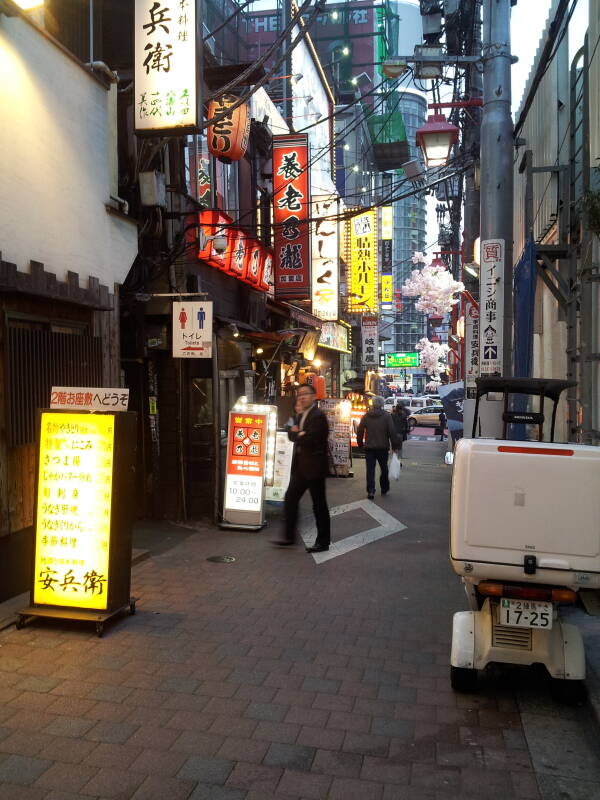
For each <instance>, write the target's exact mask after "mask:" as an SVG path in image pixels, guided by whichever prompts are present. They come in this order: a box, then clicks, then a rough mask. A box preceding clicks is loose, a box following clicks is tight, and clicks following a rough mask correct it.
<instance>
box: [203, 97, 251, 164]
mask: <svg viewBox="0 0 600 800" xmlns="http://www.w3.org/2000/svg"><path fill="white" fill-rule="evenodd" d="M238 100H239V97H236V96H235V95H233V94H225V95H223V96H222V97H220V98H219V99H218V100H211V102H210V103H209V106H208V118H209V119H213V117H217V116H221V114H223V113H225V114H226V116H224V117H223V119H220V120H218V121H217V122H215V123H214V124H213V125H209V126H208V149H209V150H210V152H211V153H212V154H213V156H216V157H217V158H218V159H219V160H220V161H223V162H224V163H225V164H229V163H231V162H232V161H239V160H240V159H242V158H243V157H244V155H245V153H246V150H247V148H248V139H249V136H250V113H249V111H248V104H247V103H242V105H241V106H238V107H237V108H234V109H233V110H232V111H229V109H230V108H231V106H233V105H234V103H237V101H238Z"/></svg>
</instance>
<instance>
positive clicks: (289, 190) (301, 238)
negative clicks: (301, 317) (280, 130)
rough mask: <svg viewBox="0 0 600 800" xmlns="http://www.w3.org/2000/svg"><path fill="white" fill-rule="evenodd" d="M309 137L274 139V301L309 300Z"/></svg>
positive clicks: (287, 136) (290, 136) (296, 135)
mask: <svg viewBox="0 0 600 800" xmlns="http://www.w3.org/2000/svg"><path fill="white" fill-rule="evenodd" d="M309 213H310V183H309V174H308V134H306V133H304V134H291V135H285V136H274V137H273V225H274V229H275V235H274V240H275V259H274V260H275V297H277V298H278V299H292V300H309V299H310V293H311V292H310V290H311V286H310V231H309V225H308V218H309Z"/></svg>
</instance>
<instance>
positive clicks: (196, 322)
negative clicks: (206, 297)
mask: <svg viewBox="0 0 600 800" xmlns="http://www.w3.org/2000/svg"><path fill="white" fill-rule="evenodd" d="M212 318H213V304H212V301H204V302H202V303H195V302H194V303H179V302H178V303H173V358H212V329H213V325H212Z"/></svg>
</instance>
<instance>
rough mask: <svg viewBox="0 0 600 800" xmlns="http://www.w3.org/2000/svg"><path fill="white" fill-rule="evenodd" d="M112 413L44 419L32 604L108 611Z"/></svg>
mask: <svg viewBox="0 0 600 800" xmlns="http://www.w3.org/2000/svg"><path fill="white" fill-rule="evenodd" d="M114 433H115V416H114V414H89V413H56V412H43V413H42V415H41V438H40V448H39V464H38V491H37V510H36V528H35V562H34V563H35V566H34V570H35V571H34V583H33V602H34V603H36V604H40V605H55V606H69V607H76V608H90V609H106V608H107V604H108V584H109V580H110V575H109V550H110V535H111V502H112V483H113V454H114Z"/></svg>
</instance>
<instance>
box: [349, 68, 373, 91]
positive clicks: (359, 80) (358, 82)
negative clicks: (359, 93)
mask: <svg viewBox="0 0 600 800" xmlns="http://www.w3.org/2000/svg"><path fill="white" fill-rule="evenodd" d="M350 83H351V84H352V85H353V86H360V87H361V88H362V87H364V86H367V84H369V83H373V81H372V80H371V78H370V77H369V76H368V75H367V73H366V72H361V73H360V75H357V76H356V77H354V78H351V79H350Z"/></svg>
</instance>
